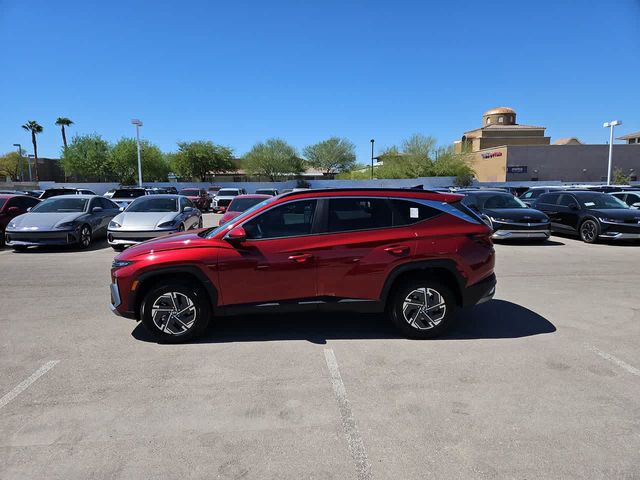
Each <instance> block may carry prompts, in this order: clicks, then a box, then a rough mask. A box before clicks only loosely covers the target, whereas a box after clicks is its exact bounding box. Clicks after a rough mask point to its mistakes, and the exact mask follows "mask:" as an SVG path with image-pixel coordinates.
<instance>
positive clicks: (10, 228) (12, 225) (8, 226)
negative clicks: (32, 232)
mask: <svg viewBox="0 0 640 480" xmlns="http://www.w3.org/2000/svg"><path fill="white" fill-rule="evenodd" d="M14 228H18V224H17V223H14V222H11V223H10V224H9V225H7V230H13V229H14Z"/></svg>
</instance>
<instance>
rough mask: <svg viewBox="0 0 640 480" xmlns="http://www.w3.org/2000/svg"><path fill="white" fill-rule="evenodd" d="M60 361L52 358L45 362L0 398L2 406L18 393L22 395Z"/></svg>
mask: <svg viewBox="0 0 640 480" xmlns="http://www.w3.org/2000/svg"><path fill="white" fill-rule="evenodd" d="M58 362H59V360H51V361H49V362H47V363H45V364H44V365H42V366H41V367H40V368H39V369H38V370H36V371H35V372H33V374H32V375H31V376H30V377H29V378H27V379H26V380H24V381H22V382H20V383H19V384H18V385H16V386H15V387H14V389H13V390H11V391H10V392H9V393H7V394H6V395H5V396H3V397H2V398H0V408H2V407H4V406H5V405H7V404H8V403H9V402H10V401H11V400H13V399H14V398H16V397H17V396H18V395H20V394H21V393H22V392H24V391H25V390H26V389H27V388H29V387H30V386H31V385H32V384H33V383H34V382H35V381H36V380H38V379H39V378H40V377H41V376H43V375H44V374H45V373H47V372H48V371H49V370H51V369H52V368H53V367H55V366H56V364H57V363H58Z"/></svg>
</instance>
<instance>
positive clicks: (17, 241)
mask: <svg viewBox="0 0 640 480" xmlns="http://www.w3.org/2000/svg"><path fill="white" fill-rule="evenodd" d="M79 239H80V234H79V233H78V232H77V231H76V230H56V231H48V232H47V231H33V232H16V231H7V232H6V233H5V241H6V244H7V245H8V246H10V247H12V246H21V247H39V246H45V245H72V244H75V243H78V241H79Z"/></svg>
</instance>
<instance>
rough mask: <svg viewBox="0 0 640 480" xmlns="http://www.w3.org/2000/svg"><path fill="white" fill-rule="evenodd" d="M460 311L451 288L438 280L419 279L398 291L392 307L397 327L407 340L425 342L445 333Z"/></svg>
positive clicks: (391, 314)
mask: <svg viewBox="0 0 640 480" xmlns="http://www.w3.org/2000/svg"><path fill="white" fill-rule="evenodd" d="M456 310H457V304H456V298H455V295H454V294H453V292H452V291H451V289H450V288H449V287H448V286H447V285H445V284H443V283H441V282H438V281H437V280H432V279H429V278H424V279H422V278H416V279H412V280H409V281H407V282H404V283H403V284H401V285H400V286H399V287H398V288H396V289H395V292H394V294H393V295H392V297H391V304H390V305H389V314H390V317H391V321H392V322H393V323H394V325H395V326H396V327H397V328H398V329H399V330H400V331H401V332H402V333H403V335H404V336H406V337H408V338H415V339H425V338H432V337H436V336H438V335H440V334H442V333H443V332H444V331H445V330H446V329H447V328H449V327H450V325H451V324H452V323H453V320H454V318H455V313H456Z"/></svg>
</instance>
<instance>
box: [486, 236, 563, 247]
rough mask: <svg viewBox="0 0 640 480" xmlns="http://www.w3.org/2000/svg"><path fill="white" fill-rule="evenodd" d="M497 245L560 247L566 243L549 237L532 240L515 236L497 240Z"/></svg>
mask: <svg viewBox="0 0 640 480" xmlns="http://www.w3.org/2000/svg"><path fill="white" fill-rule="evenodd" d="M494 243H495V244H496V245H520V246H529V245H531V246H536V247H560V246H562V245H564V243H562V242H558V241H556V240H551V239H547V240H545V241H544V242H541V241H540V240H530V239H526V238H514V239H513V240H497V241H495V242H494Z"/></svg>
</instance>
